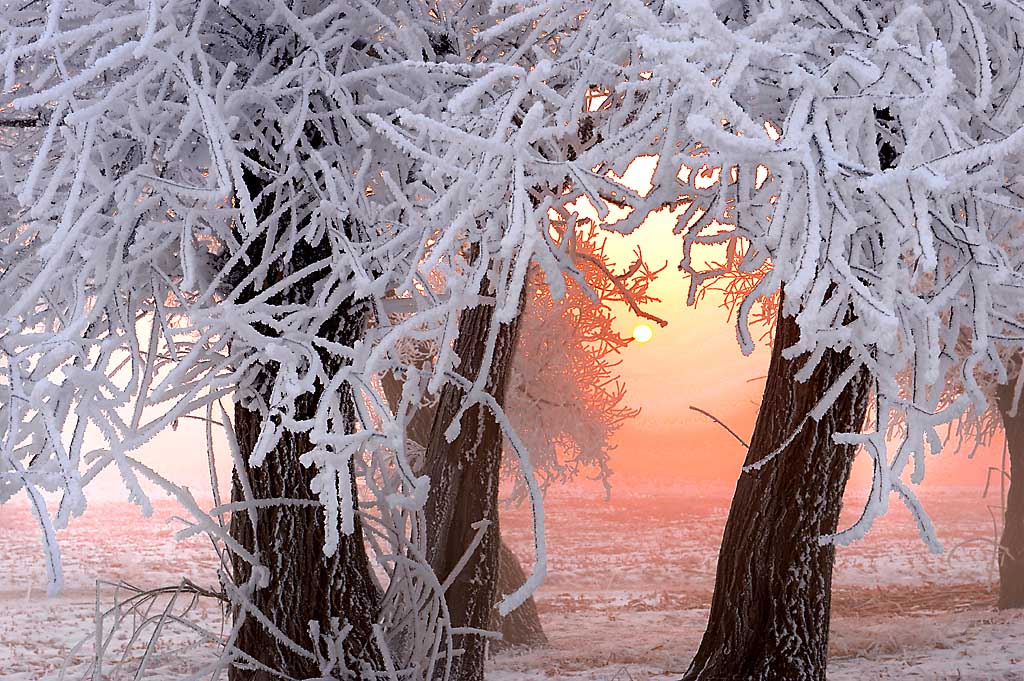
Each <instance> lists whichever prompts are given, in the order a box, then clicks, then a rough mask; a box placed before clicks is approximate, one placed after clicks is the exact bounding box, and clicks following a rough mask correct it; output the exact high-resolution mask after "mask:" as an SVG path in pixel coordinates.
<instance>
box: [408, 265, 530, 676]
mask: <svg viewBox="0 0 1024 681" xmlns="http://www.w3.org/2000/svg"><path fill="white" fill-rule="evenodd" d="M486 285H487V282H486V281H485V282H484V286H486ZM481 293H482V294H486V290H482V291H481ZM521 307H522V301H520V308H521ZM493 313H494V308H493V306H489V305H479V306H477V307H473V308H470V309H468V310H466V311H464V312H463V313H462V316H461V317H460V318H459V335H458V338H457V339H456V341H455V352H456V353H457V355H458V357H459V361H460V364H459V372H460V373H461V374H462V375H463V376H464V377H466V378H467V379H468V380H471V381H472V380H474V379H475V378H476V376H477V374H478V373H479V371H480V367H481V366H482V365H483V358H484V353H485V351H486V348H485V347H484V339H486V338H487V335H488V332H489V330H490V325H491V321H492V316H493ZM519 321H520V316H519V315H517V316H516V318H515V319H514V320H513V321H512V322H510V323H507V324H502V325H501V326H500V328H499V329H498V333H497V344H496V346H495V349H494V356H493V360H492V363H491V368H490V372H489V374H488V376H487V383H486V389H487V391H488V392H489V393H490V394H491V395H493V396H494V398H495V399H496V400H497V401H498V404H503V403H504V398H505V386H506V383H507V379H508V374H509V371H510V369H511V366H512V354H513V351H514V349H515V345H516V340H517V338H518V334H519ZM464 398H465V392H464V391H463V390H462V389H461V388H459V387H458V386H456V385H454V384H451V383H449V384H448V385H446V386H445V387H444V389H442V391H441V396H440V398H439V399H438V403H437V409H436V412H435V413H434V420H433V425H432V428H431V433H430V439H429V441H428V444H427V452H426V461H425V469H426V470H425V473H426V474H427V475H429V476H430V495H429V497H428V498H427V507H426V517H427V536H428V538H429V542H430V545H429V547H428V557H429V559H430V563H431V565H432V566H433V568H434V571H435V572H436V574H437V576H438V579H440V580H441V582H442V583H444V581H445V580H446V579H448V577H449V575H451V573H452V572H453V570H454V569H455V567H456V565H457V563H458V562H459V560H460V559H461V558H462V556H463V554H464V553H465V552H466V550H467V549H468V548H469V546H470V545H471V543H472V541H473V539H474V537H475V536H476V533H477V530H476V529H475V528H474V527H473V525H474V524H476V523H477V522H478V521H481V520H486V521H488V523H489V525H488V527H487V529H486V530H485V531H484V532H483V536H482V538H481V541H480V544H479V545H478V546H477V548H476V550H475V551H474V552H473V554H472V556H471V558H470V560H469V561H468V563H467V564H466V566H465V567H464V568H463V569H462V570H461V571H460V572H459V573H458V575H456V577H455V578H454V581H453V583H452V584H451V586H450V587H449V588H448V591H447V593H446V594H445V600H446V602H447V604H448V611H449V614H450V615H451V622H452V626H454V627H472V628H476V629H487V627H488V625H489V624H490V618H491V611H492V610H493V608H494V603H495V597H496V590H497V577H498V554H499V551H498V547H499V544H500V536H501V535H500V529H499V526H498V483H499V480H500V476H501V445H502V431H501V427H500V426H499V425H498V422H497V421H496V419H495V418H494V413H493V412H492V411H491V409H490V407H487V406H485V405H482V404H477V405H475V406H474V407H472V408H470V409H468V410H467V411H466V412H465V413H464V414H463V415H462V419H461V421H460V430H459V434H458V436H457V437H456V438H455V440H454V441H453V442H448V440H447V438H446V437H445V431H446V430H447V429H448V427H449V425H450V424H451V422H452V420H453V419H454V418H455V416H456V415H457V414H458V412H459V409H460V408H461V406H462V402H463V399H464ZM455 647H456V648H460V649H462V650H463V651H464V652H463V653H462V654H461V655H459V656H458V657H456V658H454V659H453V660H452V675H451V678H452V679H453V680H454V681H483V678H484V656H485V652H486V641H485V640H484V638H483V637H481V636H478V635H462V636H456V637H455Z"/></svg>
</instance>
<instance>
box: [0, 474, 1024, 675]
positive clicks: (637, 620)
mask: <svg viewBox="0 0 1024 681" xmlns="http://www.w3.org/2000/svg"><path fill="white" fill-rule="evenodd" d="M730 491H731V490H730V489H728V488H726V487H714V488H706V489H698V488H695V487H685V488H684V487H677V488H666V489H662V490H660V491H658V492H656V493H652V492H650V491H649V490H648V491H647V492H645V493H640V492H636V491H629V490H617V491H616V493H615V495H614V496H613V498H612V500H611V501H608V502H605V501H604V500H602V499H595V498H594V497H593V496H587V495H585V494H583V493H581V492H579V491H577V492H576V493H575V494H574V495H567V494H565V493H561V494H560V495H558V496H554V497H552V498H550V499H549V501H548V543H549V547H550V568H549V575H548V579H547V581H546V583H545V585H544V586H543V587H542V589H541V591H540V593H539V594H538V606H539V609H540V612H541V617H542V618H543V620H544V624H545V627H546V630H547V633H548V636H549V638H550V639H551V645H550V647H548V648H545V649H540V650H534V651H528V652H523V653H506V654H502V655H499V656H497V657H496V658H494V659H493V660H492V661H491V667H490V668H491V672H490V673H489V677H488V678H489V679H493V680H494V681H526V680H532V679H601V680H607V681H611V680H616V681H627V680H629V679H672V678H678V677H679V675H680V673H681V672H683V671H684V670H685V668H686V665H687V663H688V661H689V656H690V655H691V654H692V652H693V651H694V650H695V649H696V646H697V644H698V642H699V640H700V635H701V633H702V631H703V627H704V623H705V619H706V617H707V608H708V606H709V603H710V599H711V592H712V587H713V581H714V579H713V577H714V566H715V558H716V555H717V549H718V542H719V539H720V536H721V531H722V527H723V525H724V522H725V516H726V513H727V511H728V501H729V493H730ZM925 501H926V503H927V504H928V506H929V508H930V509H931V510H932V511H933V514H934V516H935V521H936V525H937V528H938V530H939V533H940V538H941V539H942V540H943V542H944V543H945V545H946V548H947V551H946V553H945V554H942V555H933V554H930V553H929V552H928V550H927V548H926V547H925V546H924V545H923V544H921V542H920V541H919V540H918V539H917V536H916V530H915V528H914V525H913V523H912V522H911V519H910V516H909V514H908V513H906V511H904V510H902V509H901V508H895V507H894V508H893V510H892V511H891V513H890V515H889V516H888V517H886V518H884V519H883V520H882V521H881V524H880V525H879V526H878V527H877V528H876V530H875V531H873V532H872V533H871V534H870V535H869V536H868V537H867V538H866V539H864V540H863V541H861V542H858V543H856V544H855V545H853V546H851V547H841V548H840V549H839V552H838V560H837V567H836V578H835V592H834V604H835V607H834V612H833V627H832V632H833V635H832V656H831V659H832V664H831V666H830V678H831V679H839V680H846V679H849V680H851V681H853V680H855V679H856V681H864V680H865V679H876V678H877V679H976V680H978V681H985V680H989V679H1021V680H1024V615H1022V614H1018V615H1006V614H1001V613H999V612H997V611H996V610H995V608H994V600H995V598H994V594H993V592H992V584H993V578H994V574H993V564H992V546H991V543H990V540H991V537H992V518H991V516H990V514H989V511H988V509H987V508H986V505H985V502H984V501H983V500H981V499H980V493H979V491H978V490H974V489H970V490H962V489H950V488H947V489H940V490H933V491H931V492H930V493H929V494H928V495H927V497H926V498H925ZM851 512H852V510H851ZM173 514H174V508H173V506H171V505H169V504H163V505H159V504H158V506H157V510H156V513H155V514H154V517H153V518H151V519H144V518H142V517H141V516H140V515H139V513H138V511H137V510H136V509H134V508H132V507H129V506H127V505H124V504H96V505H94V506H93V507H91V508H90V511H89V512H88V513H87V514H86V516H85V517H84V518H82V519H79V520H78V521H77V522H76V523H75V524H74V525H73V526H72V527H71V528H70V529H69V530H67V531H65V532H63V533H61V540H62V545H63V548H64V560H65V570H66V573H67V589H66V591H65V593H64V594H63V595H62V596H61V597H60V598H57V599H52V600H51V599H47V598H46V596H45V593H44V592H43V584H44V572H43V568H42V564H41V562H40V553H39V542H38V535H37V530H36V526H35V524H34V522H33V521H32V519H31V517H30V515H29V513H28V510H27V508H25V507H14V506H7V507H3V508H2V509H0V542H2V546H3V547H4V550H3V553H2V555H0V574H2V575H3V576H4V581H3V585H2V587H0V678H2V679H5V680H11V681H36V680H37V679H57V678H58V671H59V669H60V667H61V664H62V662H63V660H64V659H65V657H66V656H68V654H69V651H71V650H72V647H73V646H74V645H75V643H77V642H79V641H82V640H86V639H87V640H86V642H85V643H84V644H83V645H82V646H81V647H80V648H79V649H78V650H77V651H76V652H73V653H72V654H71V655H70V659H71V662H72V663H71V667H70V669H71V671H72V672H74V673H71V674H69V675H68V677H67V678H72V679H75V678H81V676H82V673H83V672H85V671H86V670H87V669H88V662H89V659H90V657H91V655H92V651H93V645H94V643H93V639H92V638H89V637H90V635H91V632H93V630H94V623H95V616H94V613H95V612H96V607H97V605H96V592H97V590H96V584H95V580H96V579H97V578H101V579H104V580H108V581H110V582H117V581H118V580H124V581H127V582H130V583H132V584H135V585H138V586H140V587H146V588H151V587H155V586H163V585H171V586H173V585H175V584H177V583H179V582H180V581H181V579H182V578H183V577H186V578H189V579H191V580H193V581H194V582H196V583H197V584H200V585H203V586H213V585H215V584H216V577H215V569H216V557H215V556H214V555H213V552H212V551H211V550H210V548H209V546H208V544H205V543H204V541H203V540H200V539H192V540H189V541H187V542H184V543H177V544H176V543H175V542H174V540H173V538H172V534H173V532H174V531H175V530H176V529H179V528H180V525H179V524H176V523H175V522H174V521H173V520H169V518H170V517H171V516H172V515H173ZM851 518H852V516H851V515H848V516H847V517H846V518H844V520H846V521H849V520H850V519H851ZM502 522H503V531H504V533H505V536H506V538H507V539H508V540H509V542H510V544H511V545H512V546H513V547H514V548H515V550H516V551H517V553H518V554H519V555H520V557H521V558H523V559H524V562H528V561H529V557H530V555H531V550H532V549H531V547H532V542H531V539H530V536H529V519H528V516H527V515H526V513H525V511H524V510H523V509H512V510H510V511H509V512H508V513H507V514H506V515H505V517H504V518H503V521H502ZM112 526H114V527H119V528H128V527H130V528H131V532H130V533H128V532H125V531H123V530H117V531H112V530H111V529H110V528H111V527H112ZM958 545H959V547H958ZM953 547H958V548H956V550H951V549H953ZM101 593H102V594H103V599H102V601H101V603H100V605H101V607H102V608H106V607H109V605H110V604H111V603H112V602H113V598H114V591H113V589H112V588H110V587H104V588H103V589H102V590H101ZM124 595H125V594H124V592H121V597H122V598H123V597H124ZM186 600H187V599H184V598H183V597H179V600H178V601H177V602H176V604H175V608H174V609H172V612H178V611H180V610H181V605H182V603H183V602H184V601H186ZM167 602H168V598H164V599H162V600H161V601H160V602H159V603H155V604H153V608H152V609H151V610H150V612H149V615H150V616H152V624H151V625H150V628H149V630H151V629H152V627H154V626H156V625H157V623H158V622H159V615H160V614H161V613H162V612H163V608H164V607H165V606H166V603H167ZM109 619H110V618H108V619H107V622H106V623H107V624H108V625H109ZM188 621H190V622H192V623H197V624H201V625H203V626H204V627H206V629H207V630H210V631H213V632H215V633H216V632H218V631H219V628H220V624H221V613H220V609H219V608H218V607H217V605H216V603H214V602H212V601H206V600H200V601H199V603H198V604H197V605H196V606H195V607H194V608H193V609H192V610H191V611H190V613H189V615H188ZM163 626H164V627H165V628H166V629H165V631H166V633H167V636H166V637H165V639H163V640H164V644H163V645H162V647H158V648H157V649H156V650H155V651H154V653H155V654H154V655H151V664H150V667H149V669H148V670H147V672H146V674H145V675H144V677H143V678H145V679H156V680H162V679H172V678H175V679H176V678H182V676H187V675H188V674H189V673H190V672H196V671H199V670H200V669H201V667H202V665H203V664H204V663H206V662H209V660H210V659H212V658H211V657H210V656H211V655H213V654H214V647H213V646H212V645H211V646H207V647H205V648H203V647H201V646H200V648H199V649H198V650H196V649H194V648H193V649H190V650H189V651H188V652H187V653H182V652H181V651H180V650H178V647H179V646H185V645H186V644H188V643H189V642H191V641H196V640H199V638H200V637H201V635H202V634H200V633H198V632H196V631H192V630H189V629H187V628H186V627H185V626H184V625H181V624H178V623H176V622H174V621H171V620H166V619H165V620H164V624H163ZM147 638H148V637H142V639H140V640H139V641H137V642H135V644H134V645H132V646H131V647H129V649H128V653H127V655H126V658H127V659H128V660H138V659H140V657H141V656H142V655H143V654H144V651H145V647H146V639H147ZM124 643H125V641H124V640H123V639H122V640H119V641H115V643H114V644H112V645H113V646H114V647H116V648H117V649H118V650H123V649H124V648H125V645H124ZM104 678H116V676H115V675H111V676H109V677H108V676H104ZM123 678H132V674H127V673H126V674H124V675H123Z"/></svg>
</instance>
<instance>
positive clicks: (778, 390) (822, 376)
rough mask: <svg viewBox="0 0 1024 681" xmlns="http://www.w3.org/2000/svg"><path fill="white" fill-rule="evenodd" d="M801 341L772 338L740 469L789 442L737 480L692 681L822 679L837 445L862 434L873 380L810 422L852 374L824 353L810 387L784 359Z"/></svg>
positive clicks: (841, 471) (838, 480)
mask: <svg viewBox="0 0 1024 681" xmlns="http://www.w3.org/2000/svg"><path fill="white" fill-rule="evenodd" d="M798 338H799V329H798V327H797V325H796V322H795V320H794V319H792V318H787V317H781V318H780V319H779V322H778V327H777V328H776V335H775V344H774V347H773V350H772V357H771V364H770V366H769V370H768V380H767V385H766V386H765V391H764V397H763V400H762V403H761V410H760V412H759V413H758V417H757V424H756V425H755V427H754V434H753V436H752V438H751V445H750V449H749V450H748V453H747V458H746V461H745V464H747V465H749V464H753V463H755V462H758V461H760V460H761V459H763V458H764V457H765V456H766V455H768V454H769V453H770V452H773V451H774V450H775V449H777V448H778V447H780V446H781V445H782V444H783V443H784V442H785V441H786V439H787V438H788V437H789V436H790V435H791V434H792V433H793V432H794V431H795V430H797V429H799V432H798V434H797V435H796V437H794V438H793V440H792V441H791V442H789V444H788V445H787V446H785V447H784V448H783V449H782V451H781V452H779V453H778V455H777V456H775V457H774V458H773V459H772V460H771V461H769V462H767V463H765V464H764V466H763V467H761V468H759V469H757V470H750V471H749V472H744V473H742V474H741V475H740V478H739V481H738V482H737V484H736V493H735V495H734V496H733V501H732V506H731V508H730V510H729V518H728V521H727V522H726V527H725V535H724V537H723V539H722V548H721V551H720V553H719V558H718V571H717V575H716V579H715V592H714V596H713V598H712V603H711V615H710V619H709V622H708V626H707V630H706V632H705V634H704V638H703V640H702V641H701V644H700V648H699V649H698V651H697V654H696V656H695V657H694V659H693V662H692V663H691V665H690V668H689V670H688V671H687V673H686V676H685V681H697V680H698V679H699V680H700V681H709V680H712V679H714V680H722V681H724V680H725V679H729V680H730V681H733V680H734V679H743V680H744V681H823V680H824V679H825V660H826V652H827V646H828V631H829V614H830V604H831V593H830V591H831V585H832V566H833V560H834V556H835V548H834V547H833V546H831V545H829V546H821V545H819V543H818V537H819V536H820V535H822V534H829V533H832V532H834V531H835V530H836V526H837V524H838V521H839V511H840V507H841V504H842V499H843V490H844V489H845V487H846V482H847V479H848V477H849V474H850V466H851V463H852V461H853V456H854V447H851V446H846V445H836V444H835V443H834V442H833V441H832V435H833V434H834V433H836V432H841V431H857V430H859V429H860V428H861V426H862V424H863V421H864V416H865V413H866V411H867V405H868V388H869V378H868V374H867V373H866V372H865V371H861V372H860V373H858V374H857V375H856V377H855V378H854V379H853V381H851V382H850V384H849V385H848V386H847V387H846V388H845V389H844V390H843V392H842V394H841V395H840V396H839V399H838V400H837V401H836V403H835V404H834V405H833V406H832V408H831V409H829V410H828V412H826V414H825V415H824V416H823V417H822V419H821V420H820V421H817V422H815V421H814V420H813V419H807V420H806V422H805V417H806V416H807V414H808V413H809V412H810V411H811V409H813V408H814V406H815V404H816V403H817V401H818V400H819V399H820V398H821V396H822V395H823V394H824V393H825V391H826V390H827V389H828V388H829V387H830V386H831V385H832V384H833V383H834V381H835V380H836V379H837V378H838V377H839V376H840V375H841V374H842V373H843V372H844V371H846V370H847V369H848V368H849V367H850V363H851V359H850V357H849V356H848V355H847V354H846V353H835V352H826V353H825V355H824V357H822V359H821V362H820V363H819V364H818V366H817V368H816V369H815V370H814V372H813V374H812V375H811V377H810V379H809V380H807V381H806V382H804V383H798V382H797V381H796V380H795V379H794V375H795V374H796V372H797V371H799V369H800V368H801V366H802V363H803V361H806V357H802V358H795V359H785V358H784V357H783V356H782V351H783V350H784V349H785V348H787V347H789V346H791V345H792V344H793V343H794V342H795V341H796V340H797V339H798Z"/></svg>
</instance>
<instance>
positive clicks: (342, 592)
mask: <svg viewBox="0 0 1024 681" xmlns="http://www.w3.org/2000/svg"><path fill="white" fill-rule="evenodd" d="M302 408H303V409H304V410H309V411H308V414H309V415H312V409H313V408H314V404H313V399H312V398H308V399H304V400H303V405H302ZM261 425H262V417H261V416H260V414H258V413H256V412H253V411H250V410H248V409H246V408H245V407H243V406H241V405H236V406H235V429H236V432H237V435H238V444H239V448H240V449H241V453H242V456H243V457H247V455H248V454H249V453H250V452H252V450H253V447H254V446H255V444H256V439H257V438H258V437H259V432H260V427H261ZM310 449H311V446H310V443H309V438H308V436H307V435H306V434H305V433H298V434H295V433H286V434H285V435H284V436H283V437H282V438H281V442H280V443H279V444H278V446H277V447H276V448H275V449H274V450H273V451H272V452H271V453H270V454H269V455H268V456H267V458H266V460H265V461H264V463H263V464H262V465H260V466H257V467H253V466H249V465H246V466H245V469H246V470H245V473H246V475H248V477H249V482H250V484H251V485H252V491H253V496H254V497H255V498H257V499H271V498H293V499H311V500H315V499H316V495H315V494H313V493H312V492H311V491H310V487H309V484H310V481H311V480H312V478H313V475H314V474H315V470H313V469H311V468H307V467H305V466H303V465H302V464H301V463H299V457H300V456H302V454H303V453H305V452H307V451H309V450H310ZM350 472H351V469H350ZM352 479H353V487H352V497H353V499H354V498H355V496H356V489H355V484H354V480H355V476H354V475H353V477H352ZM231 496H232V500H233V501H242V500H244V497H243V494H242V489H241V485H240V484H239V478H238V475H237V473H236V475H235V477H234V484H233V485H232V494H231ZM256 516H257V518H256V529H255V532H254V531H253V527H252V523H251V522H250V519H249V517H248V514H247V513H244V512H242V513H235V514H234V515H233V516H232V518H231V534H232V536H233V537H234V538H235V539H237V540H238V541H239V542H240V543H241V544H242V546H244V547H245V548H246V549H247V550H249V551H251V552H253V553H254V554H255V555H256V556H258V557H259V559H260V561H261V563H262V564H263V565H264V566H265V567H266V568H267V569H268V570H269V583H268V584H267V586H266V587H264V588H257V589H256V590H255V591H254V592H253V593H252V594H251V596H250V598H251V601H252V607H254V608H256V609H258V610H259V611H260V612H261V613H262V614H263V615H264V616H266V617H267V618H268V619H269V620H270V621H271V622H273V624H274V626H275V627H277V628H278V629H280V631H281V632H282V633H283V634H284V635H285V636H287V637H288V638H289V639H291V640H292V641H294V642H295V643H297V644H298V645H299V646H301V647H303V648H306V649H309V650H313V649H318V650H320V651H321V653H322V654H324V656H325V657H326V652H327V651H326V649H325V648H324V647H323V646H322V645H321V644H320V642H319V641H313V640H312V639H311V637H310V633H309V623H310V621H315V622H316V623H317V624H318V625H319V627H320V631H321V632H323V633H330V632H331V631H332V630H333V626H334V625H333V624H332V620H334V619H335V618H337V624H338V625H339V626H340V627H345V626H346V625H351V626H352V631H351V632H349V634H348V636H347V637H346V638H345V641H344V646H343V647H344V654H345V657H346V661H347V666H348V667H349V668H352V669H358V668H360V667H361V666H363V665H369V666H370V667H374V668H376V667H377V665H378V662H377V661H378V659H379V658H378V652H377V651H376V650H375V649H374V648H373V647H372V641H373V635H372V625H373V622H374V618H375V617H376V614H377V606H378V599H379V596H378V591H377V586H376V584H375V582H374V581H373V578H372V577H371V575H370V565H369V561H368V559H367V556H366V551H365V548H364V546H363V534H362V526H361V524H360V522H359V518H358V516H357V517H356V525H355V531H354V532H353V533H352V534H349V535H345V534H343V533H342V534H341V541H340V544H339V546H338V550H337V552H335V554H334V555H332V556H324V552H323V546H324V514H323V511H322V509H321V508H320V506H319V504H316V505H311V506H272V507H268V508H261V509H259V510H258V511H257V513H256ZM339 532H340V528H339ZM234 571H235V575H234V577H235V583H236V584H244V583H245V582H246V580H248V579H249V576H250V572H251V567H250V566H249V564H248V563H246V562H245V561H243V560H241V559H239V558H237V557H236V558H235V559H234ZM236 612H237V611H236ZM235 645H236V647H238V649H239V650H241V651H243V652H245V653H246V654H248V655H250V656H252V657H254V658H255V659H256V660H258V661H259V662H260V663H261V664H263V665H265V666H267V667H269V668H271V669H273V670H275V671H279V672H281V673H282V674H286V675H287V676H289V677H294V678H299V679H304V678H310V677H319V676H320V670H319V668H318V666H317V664H316V661H315V659H310V658H309V657H306V656H305V655H302V654H300V653H298V652H297V651H296V650H294V649H293V648H291V647H289V646H287V645H284V644H283V643H282V642H281V641H280V640H279V639H278V637H276V636H275V635H274V634H272V633H271V631H270V630H269V629H268V628H267V627H266V626H264V625H263V624H262V623H261V622H259V621H258V620H257V619H256V618H255V617H253V616H252V614H251V613H246V617H245V621H244V623H243V624H242V628H241V630H240V631H239V633H238V639H237V641H236V644H235ZM278 678H282V677H281V676H278V675H276V674H270V673H268V672H265V671H252V670H246V669H243V668H241V667H234V668H232V669H231V671H230V673H229V679H230V681H270V680H271V679H278Z"/></svg>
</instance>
